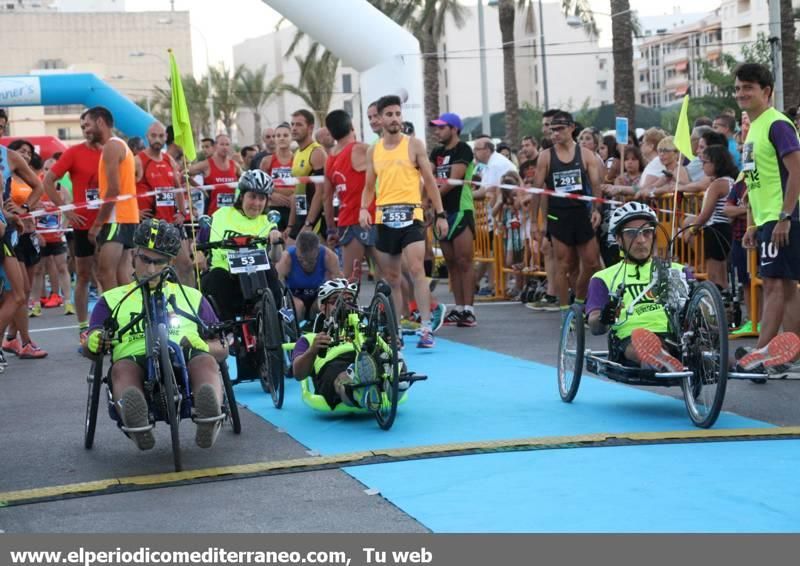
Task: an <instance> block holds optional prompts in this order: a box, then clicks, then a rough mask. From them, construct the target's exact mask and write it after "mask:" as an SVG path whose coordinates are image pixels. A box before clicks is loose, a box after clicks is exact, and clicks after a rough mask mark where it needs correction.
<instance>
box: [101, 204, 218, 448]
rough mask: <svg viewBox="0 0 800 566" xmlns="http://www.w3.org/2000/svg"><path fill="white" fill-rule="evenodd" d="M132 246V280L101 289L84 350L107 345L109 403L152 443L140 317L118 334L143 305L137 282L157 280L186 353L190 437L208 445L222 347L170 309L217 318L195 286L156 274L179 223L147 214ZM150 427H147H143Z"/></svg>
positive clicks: (174, 243) (214, 423)
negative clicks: (193, 426) (109, 327)
mask: <svg viewBox="0 0 800 566" xmlns="http://www.w3.org/2000/svg"><path fill="white" fill-rule="evenodd" d="M134 244H135V246H136V250H135V254H134V256H133V257H134V259H133V267H134V270H135V273H134V279H135V281H134V282H132V283H129V284H128V285H123V286H122V287H116V288H114V289H111V290H109V291H106V292H105V293H103V296H102V298H101V299H100V300H99V301H98V302H97V305H95V307H94V310H93V311H92V316H91V319H90V321H89V334H88V336H87V340H86V346H87V348H86V350H88V352H89V353H90V354H92V355H95V356H96V355H97V354H99V353H101V352H103V351H106V350H111V360H112V366H111V393H112V397H113V399H114V408H115V409H116V411H117V414H118V415H119V416H120V418H121V419H122V424H123V430H126V431H128V430H135V431H136V432H129V436H130V438H131V439H132V440H133V441H134V442H135V443H136V445H137V446H138V447H139V449H141V450H149V449H151V448H152V447H153V445H154V444H155V436H154V435H153V431H152V427H151V426H150V425H152V424H153V423H152V422H151V421H150V411H149V408H148V405H147V400H146V398H145V395H144V388H143V383H144V378H145V376H146V372H147V355H148V352H147V346H146V343H145V334H144V327H143V326H142V325H143V324H146V321H142V322H141V323H139V324H134V325H133V326H132V327H131V328H130V329H128V330H126V331H125V332H124V333H123V334H120V333H119V330H120V329H125V327H126V326H127V325H128V324H129V323H130V322H131V321H132V320H133V319H134V318H135V317H136V316H137V315H138V314H139V313H141V312H142V310H143V308H144V305H143V303H144V295H143V293H142V291H141V290H140V289H139V288H138V286H139V282H140V281H144V280H146V279H149V285H150V288H151V289H154V288H156V287H157V286H158V285H159V284H160V285H161V290H162V292H163V294H164V297H165V299H166V302H167V305H168V306H167V308H168V310H169V311H170V318H171V322H170V328H169V334H170V340H171V341H174V342H176V343H179V344H180V345H181V346H182V347H183V349H184V353H185V358H186V360H187V366H188V371H189V379H190V382H191V390H192V405H193V409H194V411H193V416H194V417H195V419H196V421H197V434H196V437H195V441H196V442H197V445H198V446H200V447H201V448H210V447H211V446H212V445H213V444H214V441H215V440H216V437H217V434H218V433H219V429H220V426H221V425H222V417H221V415H222V410H221V408H222V377H221V376H220V373H219V366H218V362H220V361H222V360H224V359H225V358H226V357H227V355H228V352H227V349H226V348H225V347H224V346H223V345H222V344H221V343H220V341H219V340H209V341H206V340H204V339H203V337H202V336H201V334H200V331H199V329H198V328H197V324H196V322H194V321H193V320H190V319H188V318H186V317H184V316H182V315H181V314H180V313H178V312H173V309H174V307H172V306H171V305H173V304H174V305H177V307H178V309H179V310H181V311H183V312H186V313H190V314H193V315H195V316H197V318H199V319H200V320H202V321H203V322H204V323H206V324H213V323H216V322H217V315H216V314H215V313H214V309H212V308H211V305H210V304H209V303H208V301H206V299H205V298H204V297H203V295H202V294H201V293H200V291H198V290H197V289H193V288H191V287H184V286H182V285H180V284H177V283H171V282H169V281H163V282H162V278H161V277H158V276H159V275H160V274H162V273H163V272H164V270H165V269H167V268H168V267H169V266H171V265H172V263H173V261H174V260H175V256H176V255H177V254H178V251H179V250H180V248H181V237H180V233H179V231H178V229H177V228H176V227H175V226H173V225H171V224H169V223H167V222H165V221H163V220H156V219H147V220H145V221H144V222H142V223H141V224H139V226H138V227H137V229H136V232H135V233H134ZM109 320H113V321H114V324H113V327H114V328H116V329H117V330H116V331H115V334H114V336H113V339H112V341H111V342H110V343H109V342H107V341H105V339H104V329H105V327H106V322H107V321H109ZM148 427H149V428H148Z"/></svg>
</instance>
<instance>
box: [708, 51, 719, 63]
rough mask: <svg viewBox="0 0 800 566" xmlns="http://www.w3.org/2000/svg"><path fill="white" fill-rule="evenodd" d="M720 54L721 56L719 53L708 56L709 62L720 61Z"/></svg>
mask: <svg viewBox="0 0 800 566" xmlns="http://www.w3.org/2000/svg"><path fill="white" fill-rule="evenodd" d="M719 54H720V52H719V51H712V52H711V53H709V54H708V60H709V61H715V60H717V59H719Z"/></svg>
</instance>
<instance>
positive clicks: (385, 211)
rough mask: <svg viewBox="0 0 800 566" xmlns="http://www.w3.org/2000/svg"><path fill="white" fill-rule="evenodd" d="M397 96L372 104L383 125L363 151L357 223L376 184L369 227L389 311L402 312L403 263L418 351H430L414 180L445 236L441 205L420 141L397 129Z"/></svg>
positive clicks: (365, 221)
mask: <svg viewBox="0 0 800 566" xmlns="http://www.w3.org/2000/svg"><path fill="white" fill-rule="evenodd" d="M401 104H402V103H401V101H400V98H399V97H397V96H393V95H390V96H384V97H382V98H381V99H380V100H378V113H379V114H380V116H381V121H382V123H383V137H382V138H381V139H380V140H378V143H376V144H375V145H374V146H372V147H370V148H369V151H368V153H367V180H366V185H365V186H364V193H363V194H362V196H361V212H360V216H359V221H360V223H361V226H362V227H363V228H365V229H366V228H369V226H370V225H371V224H372V217H371V215H370V212H369V206H370V204H371V203H372V201H373V199H375V186H376V182H377V185H378V195H377V199H376V200H377V205H378V210H377V214H376V215H375V223H376V224H377V225H378V236H377V242H376V245H375V247H376V248H377V256H378V265H379V266H380V269H381V274H382V275H383V276H384V278H385V279H386V280H387V281H388V282H389V284H390V285H391V286H392V299H393V300H394V306H395V312H396V313H398V315H399V313H401V312H403V308H402V307H403V291H402V287H401V284H400V281H401V279H400V278H401V273H400V269H401V265H402V261H403V260H405V261H406V263H407V265H408V270H409V272H410V275H411V278H412V280H413V281H414V295H415V297H416V299H417V306H418V307H419V312H420V316H421V317H422V333H421V335H420V340H419V343H418V344H417V347H419V348H432V347H433V336H432V330H431V304H430V289H429V288H428V280H427V278H426V277H425V227H424V226H423V224H422V208H421V198H420V190H419V185H420V177H421V178H422V181H423V183H424V188H425V194H426V196H427V197H428V198H429V199H430V201H431V202H432V203H433V210H434V212H435V213H436V230H437V233H438V234H442V235H446V234H447V232H448V225H447V219H446V216H445V213H444V209H443V207H442V196H441V194H440V193H439V189H438V188H437V187H436V179H434V177H433V171H432V170H431V164H430V161H428V156H427V154H426V152H425V146H424V145H423V143H422V142H421V141H420V140H418V139H416V138H414V137H408V136H406V135H404V134H403V133H402V131H401V128H402V124H403V113H402V110H401Z"/></svg>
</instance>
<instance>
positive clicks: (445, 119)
mask: <svg viewBox="0 0 800 566" xmlns="http://www.w3.org/2000/svg"><path fill="white" fill-rule="evenodd" d="M431 126H451V127H453V128H455V129H456V130H461V129H462V127H463V126H462V124H461V118H460V117H459V116H458V114H453V113H452V112H445V113H444V114H442V115H441V116H439V118H437V119H436V120H431Z"/></svg>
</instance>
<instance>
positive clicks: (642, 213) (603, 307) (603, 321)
mask: <svg viewBox="0 0 800 566" xmlns="http://www.w3.org/2000/svg"><path fill="white" fill-rule="evenodd" d="M657 228H658V218H657V216H656V214H655V212H653V210H652V209H651V208H650V207H648V206H647V205H645V204H641V203H638V202H629V203H627V204H625V205H623V206H621V207H619V208H617V209H615V210H614V211H613V212H612V215H611V218H610V222H609V232H610V233H611V234H612V235H613V236H614V237H615V238H616V241H617V244H618V245H619V247H620V250H622V252H623V255H624V258H623V261H621V262H620V263H619V264H617V265H614V266H611V267H608V268H606V269H604V270H601V271H599V272H598V273H596V274H595V275H594V277H592V279H591V281H590V284H589V292H588V296H587V300H586V306H585V312H586V321H587V322H588V326H589V329H590V331H591V332H592V334H594V335H601V334H605V333H608V336H609V338H608V351H607V352H592V351H591V350H585V348H584V346H585V339H584V316H583V312H582V310H581V308H579V307H577V306H576V307H573V308H572V309H571V310H570V311H569V312H568V313H567V315H566V317H565V321H564V324H563V326H562V333H561V343H560V345H559V368H558V369H559V392H560V394H561V397H562V399H563V400H564V401H566V402H570V401H572V400H573V399H574V397H575V395H576V394H577V391H578V386H579V384H580V376H581V373H582V371H583V369H584V367H585V368H586V369H587V370H588V371H590V372H592V373H597V374H601V375H604V376H606V377H608V378H610V379H613V380H616V381H620V382H623V383H629V384H635V385H662V386H674V385H680V386H681V387H682V389H683V393H684V399H685V401H686V406H687V409H688V412H689V416H690V418H691V419H692V421H693V422H694V424H696V425H697V426H700V427H710V426H712V425H713V424H714V422H715V421H716V419H717V417H718V416H719V412H720V410H721V408H722V403H723V401H724V396H725V389H726V385H727V379H728V375H729V368H730V367H731V366H734V369H735V370H736V374H734V375H733V376H735V377H738V378H754V377H762V376H763V373H762V372H763V371H764V368H769V367H774V366H776V365H779V364H785V363H788V362H790V361H792V360H793V359H795V358H796V357H797V356H798V354H800V339H798V338H797V336H795V335H793V334H791V335H789V334H786V335H781V336H779V337H776V339H775V340H776V342H775V343H774V344H770V346H768V347H766V348H763V349H761V350H758V351H753V352H750V353H747V354H746V355H744V356H743V357H741V358H740V359H739V360H738V361H737V362H735V363H732V362H731V360H729V358H728V326H727V322H726V317H725V307H724V305H723V301H722V297H721V295H720V292H719V290H718V288H717V287H716V286H715V285H714V284H713V283H711V282H707V281H704V282H696V281H691V280H689V278H688V277H687V274H686V270H685V268H684V266H682V265H680V264H678V263H672V262H671V261H669V260H668V259H667V260H664V259H662V258H658V257H653V252H654V249H655V244H656V230H657ZM669 249H670V250H671V246H669ZM670 255H671V251H670V252H668V257H669V256H670ZM754 372H755V373H754Z"/></svg>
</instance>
